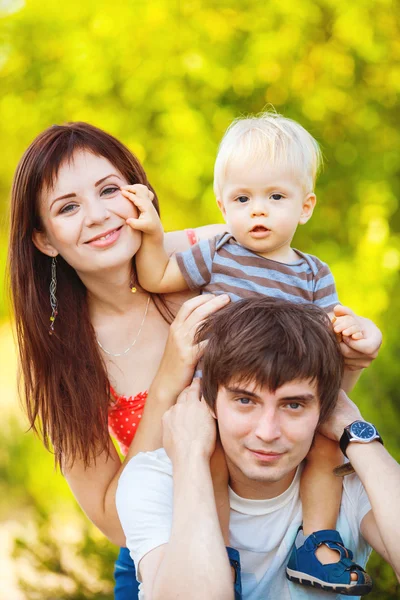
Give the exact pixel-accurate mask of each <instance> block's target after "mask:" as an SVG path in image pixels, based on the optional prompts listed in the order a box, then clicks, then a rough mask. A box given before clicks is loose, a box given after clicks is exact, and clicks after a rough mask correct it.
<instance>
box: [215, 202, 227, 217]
mask: <svg viewBox="0 0 400 600" xmlns="http://www.w3.org/2000/svg"><path fill="white" fill-rule="evenodd" d="M217 204H218V208H219V210H220V211H221V212H222V214H223V216H224V217H225V215H226V210H225V206H224V203H223V202H222V200H221V198H217Z"/></svg>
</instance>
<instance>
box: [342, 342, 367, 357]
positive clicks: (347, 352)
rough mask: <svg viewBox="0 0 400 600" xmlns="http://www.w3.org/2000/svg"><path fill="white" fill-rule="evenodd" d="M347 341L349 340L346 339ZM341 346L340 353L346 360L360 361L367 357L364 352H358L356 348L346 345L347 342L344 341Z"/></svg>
mask: <svg viewBox="0 0 400 600" xmlns="http://www.w3.org/2000/svg"><path fill="white" fill-rule="evenodd" d="M345 339H346V338H345ZM346 341H347V339H346ZM349 341H350V343H351V340H349ZM339 346H340V351H341V353H342V356H343V357H344V358H345V359H353V358H354V359H360V358H365V355H364V354H363V353H362V352H358V350H355V349H354V348H352V347H350V346H348V345H347V344H346V343H345V340H343V342H341V343H340V344H339Z"/></svg>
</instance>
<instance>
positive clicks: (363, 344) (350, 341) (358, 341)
mask: <svg viewBox="0 0 400 600" xmlns="http://www.w3.org/2000/svg"><path fill="white" fill-rule="evenodd" d="M333 311H334V317H333V318H332V324H333V330H334V332H335V333H336V334H337V335H338V336H339V341H340V350H341V352H342V354H343V357H344V363H345V367H346V369H348V370H350V371H358V370H360V369H365V368H366V367H368V366H369V365H370V364H371V362H372V361H373V360H374V358H376V357H377V356H378V352H379V348H380V347H381V344H382V333H381V331H380V329H379V328H378V327H377V326H376V325H375V323H373V322H372V321H371V320H370V319H366V318H364V317H358V316H356V315H355V314H354V313H353V311H352V310H350V309H349V308H347V307H346V306H341V305H338V306H335V308H334V309H333ZM353 332H354V333H353Z"/></svg>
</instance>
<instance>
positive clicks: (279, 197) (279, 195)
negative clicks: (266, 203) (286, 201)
mask: <svg viewBox="0 0 400 600" xmlns="http://www.w3.org/2000/svg"><path fill="white" fill-rule="evenodd" d="M271 198H272V200H282V198H283V195H282V194H272V196H271Z"/></svg>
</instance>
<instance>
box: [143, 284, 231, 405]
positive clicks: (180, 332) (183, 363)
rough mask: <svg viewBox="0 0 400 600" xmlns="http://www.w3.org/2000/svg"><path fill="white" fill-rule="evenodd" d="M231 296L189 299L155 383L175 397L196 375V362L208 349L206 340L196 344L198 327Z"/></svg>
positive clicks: (173, 327) (174, 326)
mask: <svg viewBox="0 0 400 600" xmlns="http://www.w3.org/2000/svg"><path fill="white" fill-rule="evenodd" d="M228 302H229V296H228V295H227V294H222V295H220V296H214V295H212V294H203V295H202V296H196V297H195V298H191V299H190V300H187V302H185V303H184V304H183V305H182V306H181V308H180V310H179V312H178V314H177V315H176V318H175V320H174V322H173V323H172V325H171V327H170V330H169V335H168V340H167V343H166V346H165V351H164V355H163V357H162V360H161V363H160V367H159V369H158V371H157V375H156V377H155V380H154V382H153V385H152V387H153V386H154V385H157V386H160V387H161V389H162V390H163V395H164V394H165V391H166V390H168V394H171V395H173V396H174V397H175V398H177V396H178V395H179V394H180V393H181V391H182V390H183V389H184V388H185V387H186V386H188V385H189V384H190V383H191V381H192V378H193V373H194V369H195V366H196V364H197V363H198V361H199V360H200V358H201V355H202V353H203V351H204V347H205V344H206V343H207V342H206V341H205V342H201V343H200V344H194V336H195V334H196V331H197V329H198V327H199V326H200V325H201V324H202V323H203V321H204V319H206V318H207V317H208V316H209V315H211V314H212V313H214V312H216V311H217V310H220V308H222V307H223V306H225V305H226V304H228Z"/></svg>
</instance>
